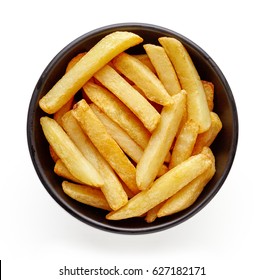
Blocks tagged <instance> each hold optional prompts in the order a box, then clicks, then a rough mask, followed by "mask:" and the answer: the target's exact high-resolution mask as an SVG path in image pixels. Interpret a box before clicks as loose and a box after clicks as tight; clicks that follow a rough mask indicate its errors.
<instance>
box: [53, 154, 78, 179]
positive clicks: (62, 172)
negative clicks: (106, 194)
mask: <svg viewBox="0 0 264 280" xmlns="http://www.w3.org/2000/svg"><path fill="white" fill-rule="evenodd" d="M54 173H55V174H57V175H58V176H60V177H62V178H64V179H67V180H70V181H72V182H74V183H77V184H83V183H82V182H81V181H80V180H78V179H76V178H75V177H74V176H73V175H72V174H71V173H70V171H69V170H68V169H67V167H66V166H65V164H64V163H63V162H62V160H61V159H59V160H57V161H56V163H55V166H54Z"/></svg>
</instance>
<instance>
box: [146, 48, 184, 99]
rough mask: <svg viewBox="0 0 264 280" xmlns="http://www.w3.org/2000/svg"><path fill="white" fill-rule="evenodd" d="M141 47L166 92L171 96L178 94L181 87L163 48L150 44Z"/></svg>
mask: <svg viewBox="0 0 264 280" xmlns="http://www.w3.org/2000/svg"><path fill="white" fill-rule="evenodd" d="M143 47H144V49H145V51H146V53H147V55H148V57H149V58H150V61H151V63H152V65H153V66H154V68H155V70H156V73H157V75H158V77H159V79H160V81H161V82H162V84H163V85H164V87H165V89H166V90H167V92H168V93H169V94H170V95H171V96H172V95H174V94H177V93H179V92H180V91H181V85H180V83H179V80H178V77H177V75H176V72H175V70H174V67H173V65H172V63H171V61H170V59H169V58H168V56H167V54H166V52H165V50H164V48H163V47H161V46H156V45H152V44H145V45H144V46H143Z"/></svg>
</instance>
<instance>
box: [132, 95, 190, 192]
mask: <svg viewBox="0 0 264 280" xmlns="http://www.w3.org/2000/svg"><path fill="white" fill-rule="evenodd" d="M173 101H174V103H173V104H172V105H169V106H165V107H164V108H163V110H162V112H161V120H160V123H159V124H158V126H157V128H156V129H155V131H154V132H153V134H152V136H151V138H150V140H149V143H148V146H147V147H146V149H145V150H144V153H143V155H142V157H141V159H140V161H139V163H138V164H137V168H136V180H137V185H138V188H139V189H140V190H144V189H146V188H148V187H149V186H150V185H151V184H152V182H153V181H154V179H155V178H156V176H157V174H158V171H159V170H160V168H161V166H162V164H163V162H164V160H165V157H166V155H167V153H168V152H169V150H170V147H171V144H172V142H173V139H174V137H175V135H176V133H177V130H178V128H179V125H180V122H181V119H182V116H183V113H184V109H185V106H186V92H185V91H181V92H180V93H179V94H176V95H174V96H173Z"/></svg>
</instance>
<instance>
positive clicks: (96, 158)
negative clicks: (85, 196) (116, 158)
mask: <svg viewBox="0 0 264 280" xmlns="http://www.w3.org/2000/svg"><path fill="white" fill-rule="evenodd" d="M62 126H63V128H64V130H65V131H66V132H67V134H68V135H69V137H70V138H71V139H72V141H73V142H74V143H75V145H76V146H77V148H78V149H79V150H80V151H81V152H82V154H83V155H84V157H85V158H86V159H87V160H88V161H90V162H91V164H92V165H93V166H94V167H95V168H96V169H97V170H98V172H99V173H100V175H101V176H102V178H103V180H104V185H103V186H102V187H101V190H102V192H103V194H104V195H105V198H106V200H107V201H108V203H109V205H110V207H111V208H112V209H113V210H116V209H118V208H120V207H121V206H123V205H124V204H126V203H127V200H128V198H127V195H126V192H125V191H124V189H123V187H122V184H121V183H120V181H119V179H118V178H117V176H116V174H115V172H114V171H113V169H112V168H111V166H110V165H109V164H108V162H107V161H106V160H105V159H104V158H103V157H102V156H101V154H100V153H99V152H98V150H97V149H96V148H95V146H94V145H93V143H92V142H91V140H90V139H89V138H88V137H87V135H86V134H85V133H84V132H83V130H82V129H81V127H80V125H79V123H78V121H77V120H76V119H75V118H74V116H73V115H72V111H69V112H67V113H66V114H65V115H64V116H63V118H62Z"/></svg>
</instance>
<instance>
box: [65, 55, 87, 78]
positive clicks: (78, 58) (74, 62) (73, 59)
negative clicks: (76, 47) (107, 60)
mask: <svg viewBox="0 0 264 280" xmlns="http://www.w3.org/2000/svg"><path fill="white" fill-rule="evenodd" d="M86 53H87V52H82V53H78V54H77V55H76V56H74V57H73V58H72V59H71V60H70V62H69V63H68V65H67V67H66V73H67V72H69V71H70V70H71V69H72V68H73V66H74V65H75V64H76V63H77V62H79V61H80V60H81V59H82V58H83V57H84V56H85V55H86Z"/></svg>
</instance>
